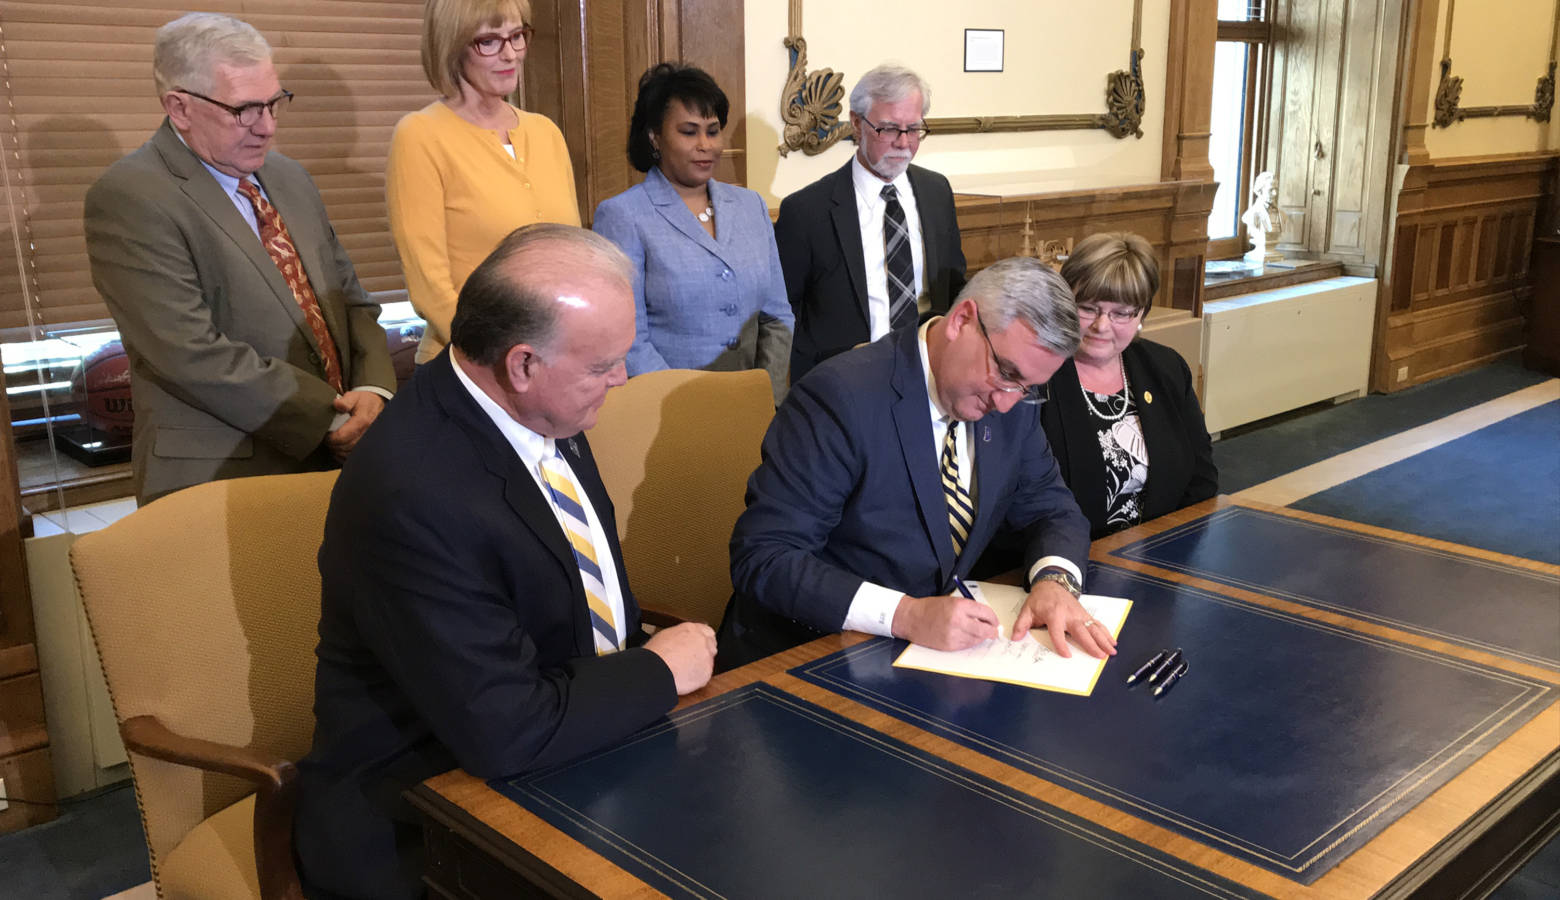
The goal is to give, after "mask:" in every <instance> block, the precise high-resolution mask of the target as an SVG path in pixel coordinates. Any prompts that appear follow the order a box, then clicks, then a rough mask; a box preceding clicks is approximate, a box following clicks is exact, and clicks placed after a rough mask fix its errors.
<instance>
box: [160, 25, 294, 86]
mask: <svg viewBox="0 0 1560 900" xmlns="http://www.w3.org/2000/svg"><path fill="white" fill-rule="evenodd" d="M270 61H271V45H270V44H269V43H267V42H266V39H265V37H264V36H262V35H261V34H260V32H258V31H256V30H255V27H254V26H253V25H250V24H249V23H248V22H242V21H239V20H238V19H235V18H233V17H232V16H224V15H221V14H220V13H188V14H186V15H183V16H180V17H179V18H177V19H174V20H173V21H172V22H169V23H168V24H166V25H164V26H163V27H161V28H159V29H157V40H156V42H155V43H154V44H153V46H152V78H153V80H155V81H156V82H157V96H159V97H161V96H162V95H163V94H166V93H168V92H169V91H172V90H177V89H179V88H186V89H188V90H192V91H201V92H203V93H210V92H211V90H212V87H213V83H212V82H213V79H212V73H213V71H214V70H215V69H216V67H217V64H218V63H228V64H230V65H236V66H246V65H259V64H260V63H265V62H270Z"/></svg>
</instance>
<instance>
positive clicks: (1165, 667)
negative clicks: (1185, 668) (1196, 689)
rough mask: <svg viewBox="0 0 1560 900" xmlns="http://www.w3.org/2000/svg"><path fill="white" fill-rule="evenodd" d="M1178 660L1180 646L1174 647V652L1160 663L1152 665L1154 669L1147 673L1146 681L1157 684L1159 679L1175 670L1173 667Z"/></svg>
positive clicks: (1179, 658) (1179, 657) (1179, 659)
mask: <svg viewBox="0 0 1560 900" xmlns="http://www.w3.org/2000/svg"><path fill="white" fill-rule="evenodd" d="M1180 661H1181V648H1180V647H1177V648H1175V652H1174V653H1172V654H1170V655H1169V656H1167V657H1165V661H1164V662H1162V663H1160V664H1159V665H1158V666H1156V667H1154V671H1153V672H1151V673H1149V676H1148V683H1149V684H1158V683H1159V682H1160V680H1161V679H1163V678H1165V677H1166V676H1168V675H1169V674H1170V673H1171V672H1174V671H1175V667H1176V665H1177V664H1178V663H1179V662H1180Z"/></svg>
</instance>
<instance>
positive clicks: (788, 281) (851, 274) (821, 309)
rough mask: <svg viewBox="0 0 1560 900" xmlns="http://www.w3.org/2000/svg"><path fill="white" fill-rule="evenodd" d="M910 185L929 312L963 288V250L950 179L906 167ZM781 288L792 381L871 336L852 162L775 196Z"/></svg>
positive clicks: (948, 303)
mask: <svg viewBox="0 0 1560 900" xmlns="http://www.w3.org/2000/svg"><path fill="white" fill-rule="evenodd" d="M908 175H909V178H910V189H911V190H913V191H915V206H916V210H917V212H918V214H919V216H920V219H921V244H922V248H923V250H924V254H925V255H924V258H923V263H922V273H923V277H922V281H921V287H922V290H923V291H924V292H925V294H926V296H927V298H928V300H929V302H930V304H931V312H932V314H934V315H940V314H942V313H945V312H947V311H948V308H949V307H950V306H952V305H953V300H954V299H955V298H957V297H958V296H959V291H961V290H963V289H964V248H963V246H962V245H961V244H960V243H959V219H958V215H957V213H956V212H955V211H954V207H953V189H952V188H951V187H949V185H948V179H946V178H944V177H943V176H941V175H939V174H938V173H936V172H933V171H931V170H930V169H923V168H921V167H920V166H911V167H910V169H909V173H908ZM775 240H776V243H777V244H778V246H779V250H780V267H781V268H782V269H783V270H784V271H785V289H786V294H787V295H788V296H789V297H790V299H791V309H792V310H794V311H795V312H796V339H795V340H794V341H793V342H792V344H791V381H792V382H795V381H798V380H800V379H801V377H802V376H803V375H805V374H806V373H807V370H808V369H811V368H812V367H813V366H815V365H817V364H818V363H820V362H823V361H824V360H825V359H828V358H829V357H831V356H834V355H835V354H837V353H843V352H844V351H846V350H849V349H850V348H852V347H854V346H856V345H857V344H860V343H862V342H863V341H866V340H868V339H869V338H871V336H872V329H871V319H870V318H869V316H868V313H867V263H866V256H865V255H864V251H863V250H862V247H861V217H860V216H858V215H857V214H856V188H855V186H854V184H853V183H852V182H851V163H849V162H847V163H846V164H845V165H844V166H843V167H842V168H840V169H838V170H836V171H834V172H833V173H831V174H829V175H825V176H824V177H822V178H820V179H818V180H817V181H815V182H813V183H812V184H809V185H808V186H806V187H804V188H802V189H801V190H799V191H797V192H796V193H794V194H791V195H790V196H789V197H786V198H785V199H784V200H783V201H781V202H780V216H779V218H778V219H777V220H776V221H775Z"/></svg>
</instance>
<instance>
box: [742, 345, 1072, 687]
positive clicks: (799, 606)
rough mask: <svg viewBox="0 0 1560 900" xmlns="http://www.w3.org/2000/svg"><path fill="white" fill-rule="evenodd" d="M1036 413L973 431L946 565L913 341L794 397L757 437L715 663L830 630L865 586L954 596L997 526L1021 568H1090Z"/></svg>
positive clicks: (861, 358)
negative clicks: (959, 548) (967, 503)
mask: <svg viewBox="0 0 1560 900" xmlns="http://www.w3.org/2000/svg"><path fill="white" fill-rule="evenodd" d="M1037 418H1038V416H1037V413H1036V410H1035V408H1034V407H1032V406H1023V405H1020V406H1017V407H1015V408H1014V409H1013V410H1012V411H1011V412H1008V413H1006V414H1002V413H996V412H993V413H990V414H988V415H987V416H985V417H984V418H982V419H981V420H980V421H978V422H975V423H972V424H971V427H972V429H973V432H972V433H973V434H974V436H975V473H974V477H975V493H976V503H977V509H976V511H975V522H974V525H973V526H972V527H971V529H970V536H969V540H968V541H966V543H965V546H964V552H963V553H962V554H960V555H959V556H958V557H957V558H955V557H954V555H953V543H952V541H951V539H950V538H949V536H948V506H947V500H946V498H945V497H944V495H943V490H942V483H941V480H940V476H939V470H938V461H937V449H936V447H935V446H934V445H933V443H932V419H931V412H930V405H929V401H928V399H927V396H926V377H925V375H924V374H923V373H922V369H921V357H920V351H919V347H918V344H917V341H916V331H915V330H914V329H910V328H905V329H900V330H899V331H896V332H894V333H893V334H892V335H890V336H889V337H887V338H885V339H883V340H880V341H875V342H873V343H871V344H868V345H867V346H865V347H862V348H859V349H857V350H853V351H851V352H849V353H845V354H843V355H841V356H838V357H836V358H834V359H832V360H829V361H828V362H826V363H825V364H823V365H821V366H819V367H818V368H817V369H815V370H813V372H812V373H811V374H809V375H808V376H807V377H806V378H804V379H802V380H801V381H799V382H797V383H795V384H793V385H792V386H791V391H790V393H789V394H787V395H786V399H785V402H784V403H782V404H781V405H780V409H779V410H778V411H777V412H776V413H775V418H774V421H773V422H772V423H771V424H770V426H769V431H768V433H766V434H765V435H764V444H763V448H762V449H763V454H762V459H763V461H762V462H761V463H760V464H759V467H758V469H757V470H756V471H754V473H753V475H752V477H751V478H749V479H748V487H747V509H746V511H744V512H743V513H742V515H741V516H740V517H739V518H738V519H737V524H736V528H735V529H734V530H733V532H732V535H731V584H732V587H733V588H734V589H735V591H736V593H735V595H734V596H733V598H732V601H731V604H730V606H729V607H728V608H727V612H726V621H725V622H724V623H723V624H722V628H721V647H720V650H721V664H722V665H723V666H724V665H733V664H738V663H741V662H747V661H749V660H752V659H756V658H758V657H761V656H765V655H767V654H769V653H774V652H778V651H780V650H783V649H786V648H787V647H790V646H794V645H795V644H798V643H800V642H802V641H805V640H812V639H813V638H815V637H817V636H818V635H820V634H826V633H831V632H837V631H839V630H840V628H841V626H842V625H843V624H844V621H845V615H846V613H847V612H848V611H849V609H850V603H851V600H852V599H853V598H854V597H855V594H856V590H857V589H858V588H860V587H861V584H862V582H863V581H871V582H873V583H875V584H881V585H884V586H885V587H889V588H893V589H895V590H899V591H903V592H904V593H906V594H909V595H911V596H913V597H927V596H932V595H935V594H939V593H947V592H948V591H950V590H951V589H952V587H953V584H952V578H953V576H954V575H955V574H957V575H968V574H969V572H970V570H971V567H972V566H973V565H974V563H975V561H976V559H977V558H979V557H980V555H981V551H982V550H983V549H985V546H986V543H987V542H988V541H989V540H990V539H991V537H992V535H993V534H995V533H996V532H997V530H998V529H999V528H1006V529H1008V530H1010V531H1013V532H1015V533H1017V534H1019V535H1021V539H1022V541H1023V544H1022V546H1023V551H1024V560H1025V562H1028V563H1030V564H1033V562H1034V561H1035V560H1037V559H1039V558H1040V557H1042V556H1049V555H1055V556H1061V557H1064V558H1066V559H1069V560H1071V561H1072V562H1074V563H1075V564H1077V565H1078V567H1079V570H1080V571H1081V570H1082V569H1083V566H1084V565H1085V564H1086V562H1087V560H1088V554H1089V541H1088V522H1087V520H1085V519H1084V517H1083V515H1082V514H1081V513H1079V511H1078V504H1077V503H1076V502H1074V501H1073V497H1072V494H1071V492H1069V491H1068V490H1067V485H1066V484H1065V483H1064V482H1063V481H1062V479H1061V474H1060V472H1058V471H1057V467H1056V461H1055V460H1054V459H1052V458H1051V451H1050V450H1049V449H1047V447H1046V443H1045V436H1044V433H1043V432H1042V431H1041V430H1040V429H1039V428H1038V427H1037V421H1036V420H1037Z"/></svg>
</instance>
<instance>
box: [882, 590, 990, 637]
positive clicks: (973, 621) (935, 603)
mask: <svg viewBox="0 0 1560 900" xmlns="http://www.w3.org/2000/svg"><path fill="white" fill-rule="evenodd" d="M998 625H999V622H998V619H997V614H996V612H995V611H994V610H992V608H991V607H989V606H987V605H985V604H984V603H977V602H975V601H974V600H969V599H966V598H964V597H911V596H909V595H906V596H904V597H901V598H900V599H899V605H898V606H896V607H895V608H894V622H893V626H892V627H893V632H894V637H897V638H905V639H906V640H908V641H910V642H911V643H912V644H920V645H921V646H923V647H930V648H932V649H933V650H963V649H965V648H966V647H973V646H975V645H976V644H978V643H980V642H981V641H989V640H991V639H992V638H994V637H996V636H997V626H998Z"/></svg>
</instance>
